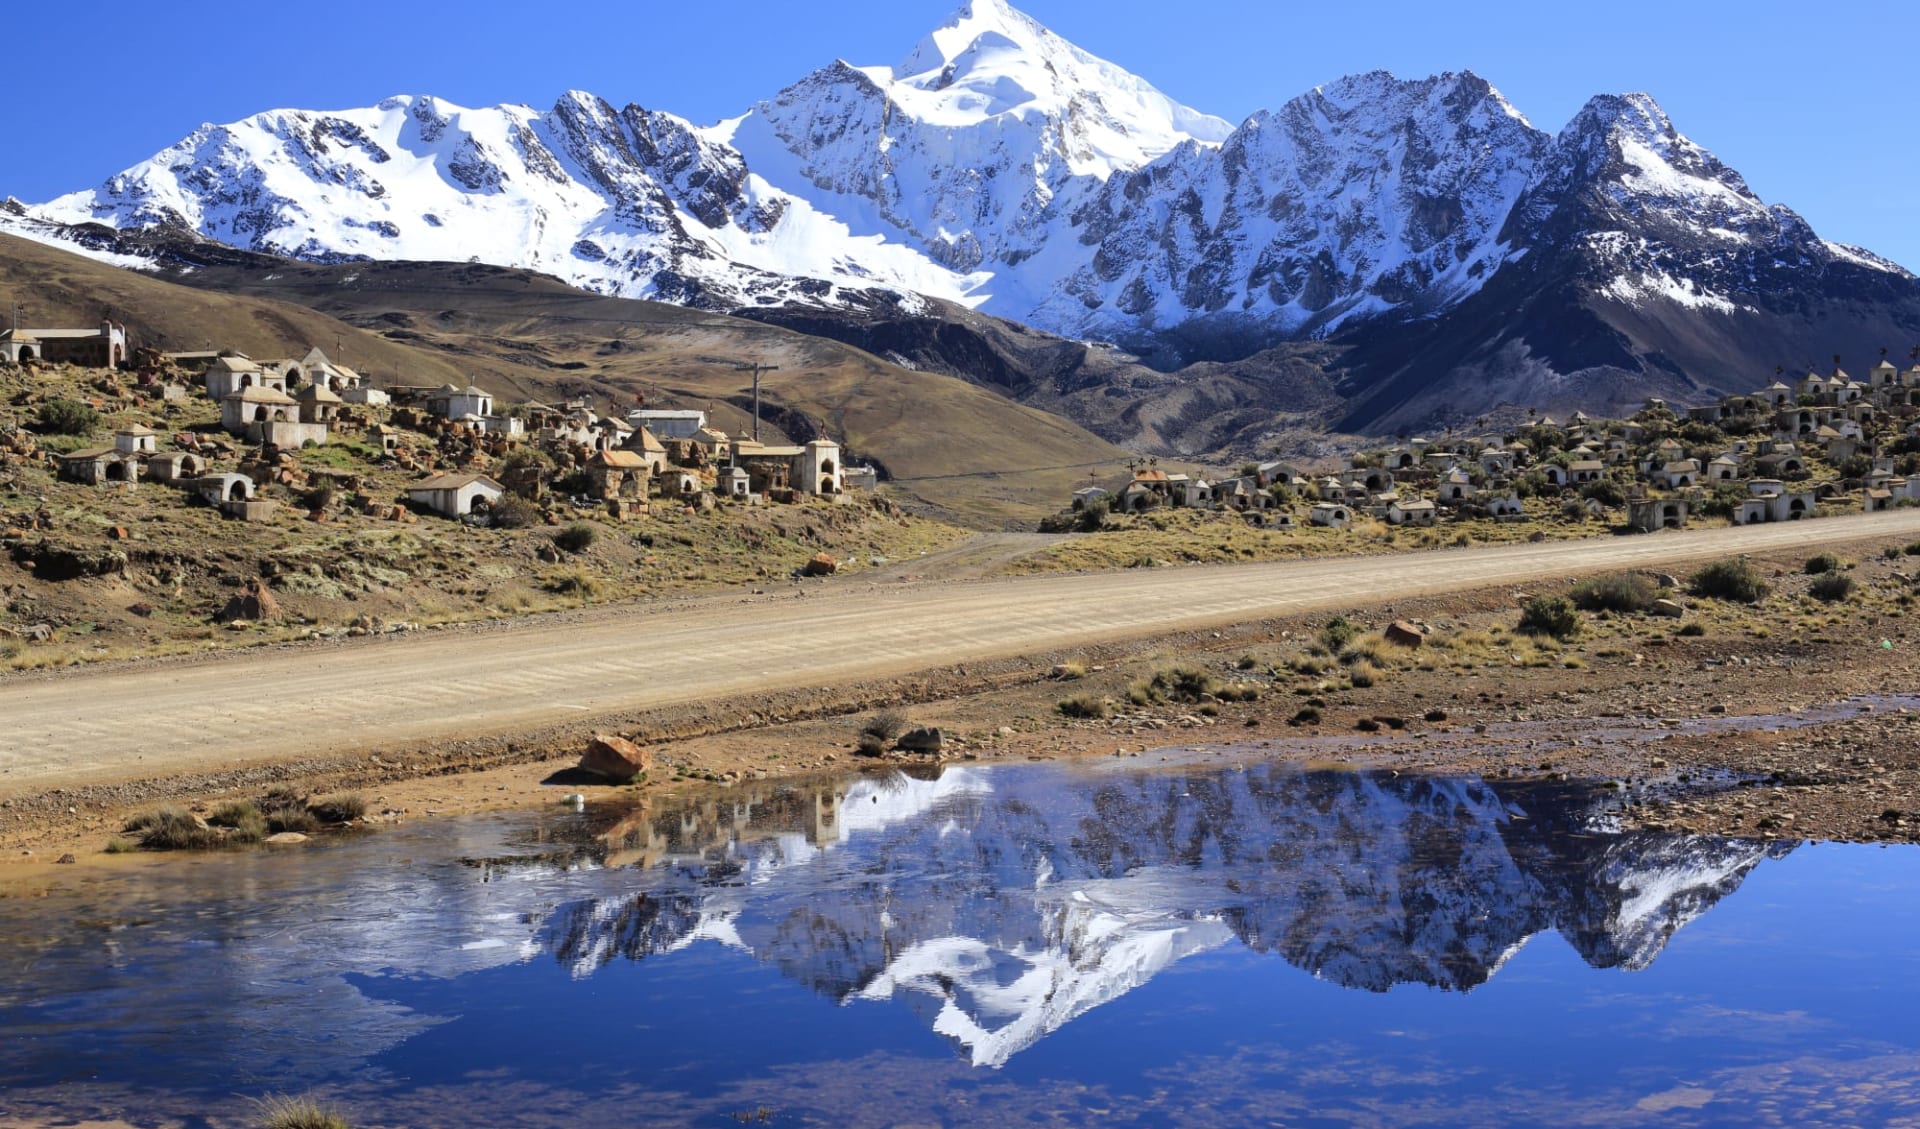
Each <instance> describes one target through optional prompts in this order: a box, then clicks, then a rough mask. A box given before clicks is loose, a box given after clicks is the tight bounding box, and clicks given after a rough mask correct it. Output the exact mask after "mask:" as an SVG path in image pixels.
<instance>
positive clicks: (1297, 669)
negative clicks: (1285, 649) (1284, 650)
mask: <svg viewBox="0 0 1920 1129" xmlns="http://www.w3.org/2000/svg"><path fill="white" fill-rule="evenodd" d="M1332 666H1333V664H1332V663H1331V662H1329V661H1327V660H1326V659H1323V658H1319V657H1317V656H1314V655H1308V654H1299V655H1295V656H1293V658H1291V659H1289V660H1287V667H1288V668H1289V669H1291V670H1292V671H1293V672H1294V673H1295V674H1300V675H1305V676H1306V677H1308V678H1318V677H1320V676H1321V675H1323V674H1325V673H1326V672H1327V671H1328V670H1329V669H1331V668H1332Z"/></svg>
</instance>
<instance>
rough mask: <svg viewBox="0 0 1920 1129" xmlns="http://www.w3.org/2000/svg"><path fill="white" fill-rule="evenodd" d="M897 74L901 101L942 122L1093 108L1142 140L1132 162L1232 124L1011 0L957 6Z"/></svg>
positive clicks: (1215, 138)
mask: <svg viewBox="0 0 1920 1129" xmlns="http://www.w3.org/2000/svg"><path fill="white" fill-rule="evenodd" d="M883 73H884V72H883ZM891 78H892V81H893V83H894V84H895V96H896V99H898V100H899V101H900V102H901V104H902V108H904V109H907V110H908V111H909V112H911V113H913V114H914V115H915V116H918V117H921V118H922V119H923V120H926V121H929V122H934V123H939V124H946V125H971V124H976V123H978V122H980V121H982V120H985V119H988V118H993V117H998V116H1000V115H1002V114H1010V115H1014V116H1027V115H1030V114H1039V115H1047V116H1056V115H1065V114H1066V113H1067V112H1068V111H1069V109H1070V108H1071V107H1073V106H1075V105H1080V106H1083V107H1088V108H1090V109H1092V110H1093V111H1094V112H1095V114H1096V115H1097V116H1101V117H1105V118H1108V119H1110V122H1111V124H1112V126H1113V127H1114V128H1115V131H1116V132H1118V133H1120V134H1122V135H1126V136H1131V137H1133V138H1135V139H1136V141H1137V143H1138V147H1139V148H1140V150H1141V153H1140V155H1139V156H1138V157H1137V158H1135V159H1134V160H1133V162H1132V163H1140V162H1142V161H1144V160H1146V159H1150V158H1152V157H1154V156H1158V155H1159V154H1160V153H1163V152H1165V151H1167V150H1168V149H1171V148H1173V147H1174V146H1175V145H1177V144H1179V143H1180V142H1181V141H1185V140H1188V139H1194V140H1199V141H1205V142H1210V143H1214V142H1219V141H1222V140H1224V139H1225V138H1226V136H1227V134H1229V133H1231V132H1232V129H1233V127H1232V125H1231V124H1230V123H1228V122H1226V121H1224V120H1222V119H1220V118H1216V117H1213V116H1211V115H1209V114H1203V113H1201V112H1199V111H1198V110H1194V109H1191V108H1189V107H1186V106H1182V105H1180V104H1179V103H1177V102H1175V101H1173V100H1172V99H1171V98H1168V97H1167V96H1166V95H1165V94H1162V93H1161V92H1160V91H1159V90H1157V89H1155V88H1154V87H1153V86H1152V84H1150V83H1148V82H1147V81H1146V80H1145V79H1143V78H1140V77H1139V76H1138V75H1135V74H1133V73H1131V72H1129V71H1127V70H1125V69H1123V68H1121V67H1119V66H1116V65H1115V64H1113V63H1110V62H1108V61H1106V60H1105V59H1101V58H1098V57H1096V56H1094V55H1092V54H1090V53H1088V52H1086V51H1083V50H1081V49H1080V48H1079V47H1076V46H1074V45H1073V44H1072V43H1069V42H1068V41H1067V40H1065V39H1063V38H1061V37H1060V36H1059V35H1057V34H1055V33H1054V32H1053V31H1051V30H1049V29H1048V28H1047V27H1046V26H1044V25H1043V24H1041V23H1040V22H1039V21H1038V20H1036V19H1034V18H1033V17H1032V16H1029V15H1027V14H1026V13H1025V12H1022V11H1020V10H1019V9H1017V8H1014V7H1012V6H1011V5H1009V4H1007V3H1006V2H1005V0H972V2H970V3H968V4H966V5H964V6H963V7H961V8H960V9H958V10H957V11H955V12H954V13H953V14H952V15H951V16H948V17H947V19H946V21H945V22H944V23H942V24H941V25H940V26H939V27H938V28H935V29H934V31H933V32H932V34H930V35H928V36H927V37H926V38H925V39H922V40H921V41H920V42H919V43H918V44H917V45H915V47H914V49H913V50H912V51H911V52H909V53H908V55H907V57H906V58H904V59H902V60H901V61H900V62H899V63H898V64H896V65H895V66H894V67H893V68H892V70H891ZM901 88H904V90H903V89H901Z"/></svg>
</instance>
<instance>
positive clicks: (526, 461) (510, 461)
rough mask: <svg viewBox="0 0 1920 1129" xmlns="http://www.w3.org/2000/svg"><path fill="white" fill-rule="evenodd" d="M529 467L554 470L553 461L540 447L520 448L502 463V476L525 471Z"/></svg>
mask: <svg viewBox="0 0 1920 1129" xmlns="http://www.w3.org/2000/svg"><path fill="white" fill-rule="evenodd" d="M528 467H538V468H539V469H541V470H552V469H553V459H552V458H551V457H549V456H548V455H547V453H546V452H545V451H542V450H540V449H539V448H538V447H520V448H518V449H516V450H515V451H514V452H513V453H512V454H510V455H508V456H507V457H506V458H505V459H503V460H502V461H501V463H500V472H501V473H502V474H512V473H514V472H515V471H520V470H525V469H526V468H528Z"/></svg>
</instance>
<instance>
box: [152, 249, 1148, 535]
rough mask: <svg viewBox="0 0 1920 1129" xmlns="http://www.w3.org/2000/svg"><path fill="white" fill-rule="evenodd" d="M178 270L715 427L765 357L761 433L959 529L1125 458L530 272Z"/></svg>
mask: <svg viewBox="0 0 1920 1129" xmlns="http://www.w3.org/2000/svg"><path fill="white" fill-rule="evenodd" d="M189 278H190V281H192V282H193V283H194V284H195V285H200V286H213V287H219V288H222V289H229V290H233V291H236V292H239V293H244V294H248V295H255V296H272V297H284V298H285V299H287V300H289V301H295V302H302V303H308V304H311V305H312V306H314V307H315V308H316V309H319V310H322V311H324V312H326V313H328V314H332V315H334V316H336V317H339V318H341V319H343V320H345V321H348V322H351V323H353V324H355V325H360V326H364V327H366V328H368V329H370V330H375V331H378V332H380V333H382V334H384V335H386V336H387V337H388V338H389V339H390V340H394V341H404V342H406V343H408V344H411V345H414V346H417V347H419V348H422V349H425V350H428V351H431V352H435V353H439V354H442V355H449V356H459V357H461V358H463V360H464V361H465V363H466V364H467V365H468V366H469V368H470V369H471V370H472V371H473V372H474V373H475V374H476V376H477V377H479V378H481V379H483V381H484V380H494V381H495V382H497V383H498V384H499V385H500V388H499V389H497V390H498V391H501V392H511V393H515V394H518V395H523V396H533V397H552V398H558V397H564V396H572V395H590V396H594V397H596V398H599V399H602V400H604V401H608V402H611V403H614V404H618V405H622V406H625V405H630V404H632V403H633V402H635V401H636V400H637V399H639V398H641V397H644V399H645V401H646V402H647V403H648V404H649V405H651V406H688V407H694V406H698V407H708V406H710V407H711V408H712V410H713V413H714V415H715V417H716V419H717V420H718V422H719V424H720V426H722V427H724V428H726V429H727V430H728V431H731V432H739V431H743V430H745V429H746V428H747V427H748V426H749V420H750V416H749V408H750V405H751V388H752V381H751V378H750V376H749V375H748V374H746V373H743V372H741V371H739V370H738V368H737V366H738V365H740V364H743V363H748V362H756V363H763V364H771V365H778V366H779V371H776V372H770V373H767V374H766V375H765V376H764V377H763V379H762V386H761V397H762V403H763V415H764V417H765V420H766V421H767V424H768V426H764V427H763V430H762V435H763V437H766V438H772V439H779V438H781V437H783V436H785V437H789V438H795V439H800V438H806V437H809V436H811V435H813V434H816V433H818V432H822V431H824V432H826V433H827V434H829V435H831V436H833V437H834V438H836V439H839V440H840V441H841V442H843V443H845V444H847V446H848V447H849V449H850V453H851V455H852V457H853V458H854V459H856V460H857V459H870V460H873V461H875V462H878V463H879V464H881V465H882V466H883V467H885V469H886V471H887V472H888V474H889V475H891V476H892V478H893V480H894V481H895V483H896V484H897V485H898V487H899V488H900V489H901V490H903V491H904V492H906V493H908V494H910V495H911V496H912V497H913V498H914V499H916V500H917V501H918V502H919V503H920V505H921V506H922V507H923V508H925V509H927V510H930V511H932V512H934V513H936V514H938V515H939V516H942V517H945V518H948V519H950V520H957V521H961V522H964V523H967V524H972V525H981V526H998V525H1006V524H1016V523H1030V522H1032V521H1034V520H1037V519H1038V518H1039V517H1041V516H1042V515H1044V514H1046V513H1049V512H1051V511H1053V510H1056V509H1058V508H1059V507H1060V505H1061V504H1062V502H1063V501H1064V500H1065V498H1066V496H1067V494H1068V493H1069V492H1070V491H1071V490H1072V489H1073V487H1074V486H1076V485H1079V484H1080V483H1082V482H1083V481H1084V480H1085V479H1086V477H1087V474H1088V472H1089V471H1098V472H1099V473H1100V474H1101V475H1102V477H1111V475H1112V474H1113V473H1114V472H1115V471H1116V470H1117V469H1118V468H1119V464H1120V463H1121V462H1122V461H1123V460H1124V459H1125V457H1126V455H1125V453H1124V452H1122V451H1121V450H1119V449H1118V448H1116V447H1114V446H1112V445H1111V444H1109V443H1107V442H1105V441H1104V440H1102V439H1100V438H1099V437H1097V436H1095V435H1093V434H1092V433H1091V432H1088V431H1086V430H1085V429H1083V428H1081V427H1079V426H1077V425H1075V424H1073V423H1070V422H1068V421H1067V420H1064V419H1062V418H1060V417H1059V416H1056V415H1053V414H1051V413H1048V412H1045V411H1042V410H1039V409H1036V408H1030V407H1025V406H1022V405H1019V404H1016V403H1014V402H1013V401H1011V400H1009V399H1007V398H1006V397H1004V396H1001V395H999V394H997V393H995V392H993V391H991V390H989V389H984V388H980V387H977V386H975V385H973V384H970V383H968V382H966V381H964V380H960V379H957V378H954V377H951V376H945V375H941V374H937V373H929V372H917V371H914V370H911V369H906V368H901V367H899V366H897V365H893V364H888V363H887V362H885V361H882V360H880V359H879V358H877V357H875V356H873V355H872V354H870V353H866V352H863V351H862V350H860V349H857V348H854V347H852V346H849V345H845V344H841V343H839V342H836V341H831V340H827V339H824V338H819V337H811V336H807V335H805V334H801V333H796V332H793V331H791V330H786V329H782V328H778V327H775V326H770V325H764V324H761V323H758V322H753V321H747V320H744V319H740V318H733V317H728V316H726V315H723V314H713V313H706V312H702V311H698V310H689V309H685V308H682V307H678V306H670V305H665V304H662V303H657V302H645V301H637V300H633V299H625V298H608V297H604V296H601V295H597V294H590V293H587V292H585V291H581V290H577V289H574V288H573V287H570V286H567V285H566V284H564V283H561V282H559V281H558V280H556V279H553V278H550V277H547V276H544V275H540V274H536V273H534V272H531V271H524V270H511V269H506V268H499V267H488V266H479V265H473V264H458V263H354V264H347V265H338V266H326V265H314V264H286V265H284V266H280V267H276V268H274V269H273V270H271V271H266V272H262V271H257V270H244V269H237V268H212V269H202V270H199V271H196V272H194V274H193V275H191V276H189Z"/></svg>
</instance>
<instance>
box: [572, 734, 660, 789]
mask: <svg viewBox="0 0 1920 1129" xmlns="http://www.w3.org/2000/svg"><path fill="white" fill-rule="evenodd" d="M651 767H653V757H652V755H651V754H650V753H648V752H647V751H646V750H645V749H643V748H641V747H640V746H638V745H636V744H634V743H633V742H632V741H629V740H627V739H626V738H624V737H615V736H612V735H610V734H601V733H596V734H595V735H594V738H593V740H592V741H591V742H589V743H588V744H587V751H586V752H585V753H584V754H583V755H582V756H581V757H580V770H581V771H582V772H591V773H593V774H594V775H595V776H603V777H605V778H607V779H608V780H611V781H613V782H615V783H617V784H625V783H627V782H628V781H631V780H632V779H633V778H634V777H636V776H639V775H640V774H641V773H643V772H645V771H647V769H649V768H651Z"/></svg>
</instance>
